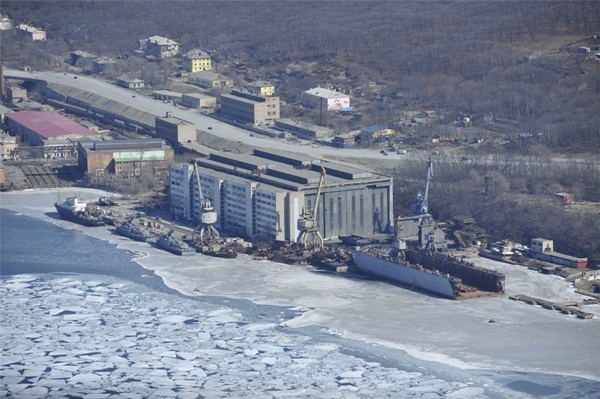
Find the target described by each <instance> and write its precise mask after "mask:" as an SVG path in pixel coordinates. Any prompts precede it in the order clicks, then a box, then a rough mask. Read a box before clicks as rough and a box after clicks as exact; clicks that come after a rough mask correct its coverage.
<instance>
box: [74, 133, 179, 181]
mask: <svg viewBox="0 0 600 399" xmlns="http://www.w3.org/2000/svg"><path fill="white" fill-rule="evenodd" d="M173 156H174V152H173V149H172V148H171V147H170V146H168V145H167V144H166V143H165V142H164V141H163V140H161V139H143V140H110V141H88V142H80V143H79V147H78V156H77V164H78V167H79V169H80V171H81V172H82V173H87V174H88V175H89V176H94V177H109V176H116V177H122V178H134V177H139V176H141V175H144V174H146V175H152V176H156V177H159V176H165V175H166V172H167V170H168V168H169V164H170V163H172V162H173Z"/></svg>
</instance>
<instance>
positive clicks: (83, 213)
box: [54, 196, 106, 227]
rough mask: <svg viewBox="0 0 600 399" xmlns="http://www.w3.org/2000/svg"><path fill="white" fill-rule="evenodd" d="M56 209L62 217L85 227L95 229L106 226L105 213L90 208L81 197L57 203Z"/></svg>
mask: <svg viewBox="0 0 600 399" xmlns="http://www.w3.org/2000/svg"><path fill="white" fill-rule="evenodd" d="M54 207H55V208H56V210H57V211H58V213H59V214H60V216H62V217H64V218H65V219H67V220H70V221H71V222H75V223H78V224H81V225H83V226H90V227H93V226H103V225H105V224H106V220H105V218H104V216H105V215H104V212H102V211H100V210H99V209H94V208H90V207H88V204H87V202H86V201H85V200H84V199H82V198H80V197H76V196H74V197H68V198H67V199H66V200H65V201H64V202H60V201H58V202H55V203H54Z"/></svg>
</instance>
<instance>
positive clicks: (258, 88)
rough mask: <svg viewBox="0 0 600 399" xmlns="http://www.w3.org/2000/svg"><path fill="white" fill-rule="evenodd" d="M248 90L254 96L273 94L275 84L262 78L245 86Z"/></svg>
mask: <svg viewBox="0 0 600 399" xmlns="http://www.w3.org/2000/svg"><path fill="white" fill-rule="evenodd" d="M247 89H248V91H249V92H250V93H252V94H254V95H256V96H263V97H267V96H273V95H275V85H274V84H273V83H270V82H265V81H264V80H257V81H255V82H252V83H250V84H249V85H248V87H247Z"/></svg>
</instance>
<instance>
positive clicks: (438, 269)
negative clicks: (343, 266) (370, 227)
mask: <svg viewBox="0 0 600 399" xmlns="http://www.w3.org/2000/svg"><path fill="white" fill-rule="evenodd" d="M353 255H354V263H355V264H356V266H357V268H358V269H359V270H361V271H363V272H366V273H367V274H372V275H375V276H377V277H381V278H384V279H387V280H390V281H393V282H396V283H400V284H401V285H404V286H408V287H410V288H414V289H416V290H419V291H423V292H427V293H431V294H434V295H438V296H441V297H444V298H449V299H465V298H474V297H479V296H492V295H502V294H504V282H505V276H504V274H503V273H501V272H498V271H495V270H491V269H486V268H482V267H478V266H475V265H474V264H472V263H470V262H466V261H464V260H459V259H456V258H454V257H452V256H450V255H447V254H444V253H441V252H431V251H426V250H406V251H402V252H397V251H395V250H391V251H389V252H385V250H382V249H378V248H372V247H370V248H366V249H358V250H355V251H354V252H353Z"/></svg>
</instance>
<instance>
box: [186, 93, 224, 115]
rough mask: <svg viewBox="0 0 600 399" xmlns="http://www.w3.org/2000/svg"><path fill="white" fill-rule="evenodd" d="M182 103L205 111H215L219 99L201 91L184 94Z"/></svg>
mask: <svg viewBox="0 0 600 399" xmlns="http://www.w3.org/2000/svg"><path fill="white" fill-rule="evenodd" d="M181 104H182V105H183V106H184V107H189V108H200V109H201V110H204V111H213V110H214V109H215V108H217V99H216V97H213V96H207V95H206V94H201V93H191V94H183V95H182V96H181Z"/></svg>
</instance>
